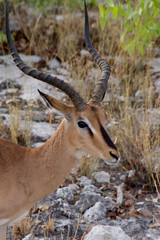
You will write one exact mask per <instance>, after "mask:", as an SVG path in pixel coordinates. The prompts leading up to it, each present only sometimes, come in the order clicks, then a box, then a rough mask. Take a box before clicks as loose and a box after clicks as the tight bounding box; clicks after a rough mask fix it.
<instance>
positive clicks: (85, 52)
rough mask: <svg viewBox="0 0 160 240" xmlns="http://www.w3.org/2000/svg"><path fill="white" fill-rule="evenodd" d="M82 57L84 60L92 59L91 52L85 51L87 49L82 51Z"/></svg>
mask: <svg viewBox="0 0 160 240" xmlns="http://www.w3.org/2000/svg"><path fill="white" fill-rule="evenodd" d="M80 55H81V57H82V58H85V57H86V58H90V59H91V55H90V53H89V51H87V50H85V49H82V50H81V51H80Z"/></svg>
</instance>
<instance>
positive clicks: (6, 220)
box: [0, 219, 9, 226]
mask: <svg viewBox="0 0 160 240" xmlns="http://www.w3.org/2000/svg"><path fill="white" fill-rule="evenodd" d="M8 222H9V219H0V226H2V225H5V224H6V223H8Z"/></svg>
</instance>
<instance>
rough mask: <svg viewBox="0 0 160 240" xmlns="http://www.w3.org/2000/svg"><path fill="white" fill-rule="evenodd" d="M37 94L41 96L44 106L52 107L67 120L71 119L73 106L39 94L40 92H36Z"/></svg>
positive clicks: (41, 93)
mask: <svg viewBox="0 0 160 240" xmlns="http://www.w3.org/2000/svg"><path fill="white" fill-rule="evenodd" d="M38 92H39V94H40V95H41V97H42V98H43V99H44V101H45V103H46V105H47V106H48V107H53V108H55V109H56V110H58V111H60V112H61V113H63V115H64V116H65V117H66V118H67V119H71V117H72V110H73V108H74V106H69V105H67V104H65V103H63V102H61V101H59V100H57V99H56V98H54V97H51V96H49V95H47V94H45V93H43V92H41V91H40V90H38Z"/></svg>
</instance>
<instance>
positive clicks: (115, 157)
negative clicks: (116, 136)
mask: <svg viewBox="0 0 160 240" xmlns="http://www.w3.org/2000/svg"><path fill="white" fill-rule="evenodd" d="M110 155H111V157H113V158H114V159H116V160H117V161H118V159H119V157H117V156H116V155H115V154H114V153H112V152H110Z"/></svg>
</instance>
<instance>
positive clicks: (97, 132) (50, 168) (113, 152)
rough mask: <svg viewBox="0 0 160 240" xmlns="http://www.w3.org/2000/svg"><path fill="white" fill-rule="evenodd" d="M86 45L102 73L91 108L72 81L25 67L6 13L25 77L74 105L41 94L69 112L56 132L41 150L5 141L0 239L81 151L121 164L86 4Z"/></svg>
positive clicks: (0, 162)
mask: <svg viewBox="0 0 160 240" xmlns="http://www.w3.org/2000/svg"><path fill="white" fill-rule="evenodd" d="M85 20H86V25H85V34H86V43H87V46H88V48H89V51H90V53H91V55H92V56H93V58H94V59H95V61H96V62H97V63H98V64H99V66H100V68H101V70H102V75H101V79H100V80H99V81H98V83H97V85H96V87H95V90H94V92H93V96H92V99H91V101H90V102H89V103H88V104H86V103H85V102H84V100H83V99H82V98H81V97H80V95H79V94H78V93H77V92H76V91H75V90H74V89H73V88H72V87H71V86H70V85H68V84H67V83H65V82H63V81H62V80H60V79H58V78H56V77H52V76H50V75H47V74H44V73H41V72H39V71H37V70H34V69H31V68H29V67H28V66H26V65H25V64H24V63H23V61H22V60H21V59H20V57H19V55H18V53H17V51H16V49H15V47H14V45H13V42H12V39H11V37H10V31H9V23H8V15H7V10H6V32H7V39H8V43H9V46H10V50H11V53H12V56H13V59H14V61H15V63H16V65H17V66H18V67H19V69H20V70H22V71H23V72H24V73H25V74H27V75H30V76H32V77H34V78H37V79H39V80H41V81H45V82H47V83H49V84H52V85H53V86H56V87H58V88H59V89H61V90H62V91H64V92H65V93H66V94H67V95H68V96H69V97H70V98H71V100H72V102H73V104H74V105H73V106H68V105H66V104H64V103H63V102H60V101H59V100H57V99H55V98H54V97H51V96H48V95H46V94H44V93H42V92H40V91H39V93H40V95H41V96H42V97H43V98H44V99H45V101H46V102H47V104H49V105H50V106H51V107H54V108H55V109H57V110H58V111H60V112H62V113H63V114H64V117H65V118H64V119H63V121H62V123H61V124H60V126H59V128H58V129H57V131H56V132H55V134H54V135H53V136H52V137H51V138H50V139H49V140H48V141H47V142H46V143H44V145H42V146H41V147H38V148H35V149H29V148H24V147H21V146H19V145H16V144H14V143H12V142H10V141H8V140H5V139H2V138H0V240H4V239H5V236H6V226H7V225H8V224H11V223H14V222H15V221H18V220H19V219H20V218H21V217H22V218H23V217H24V216H25V214H26V213H27V212H28V211H29V209H30V208H31V207H32V206H33V204H34V203H35V202H37V201H38V200H40V199H42V198H43V197H45V196H47V195H48V194H50V193H51V192H53V191H54V190H56V189H57V188H58V187H59V185H60V184H61V183H62V182H63V181H64V179H65V177H66V176H67V175H68V174H69V172H70V170H71V169H72V167H73V166H74V164H75V163H76V160H77V158H78V157H79V156H80V155H81V153H83V152H86V153H89V154H92V155H95V156H97V157H100V158H102V159H104V160H105V161H107V162H110V163H116V162H117V161H118V159H119V157H118V152H117V148H116V146H115V145H114V143H113V142H112V140H111V139H110V138H109V136H108V134H107V132H106V131H105V129H104V121H105V117H104V113H103V111H102V110H101V109H100V107H99V105H100V102H101V101H102V99H103V97H104V94H105V91H106V86H107V81H108V78H109V73H110V68H109V65H108V64H107V63H105V61H104V60H103V59H101V57H100V56H99V55H98V54H97V53H96V52H95V50H94V48H93V46H92V44H91V41H90V36H89V26H88V15H87V9H86V5H85Z"/></svg>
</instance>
